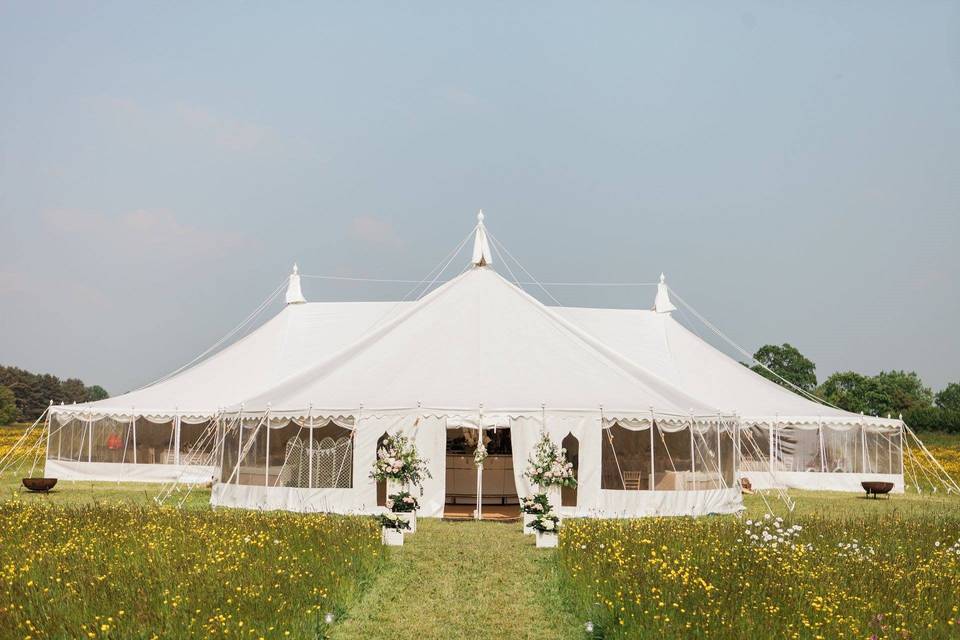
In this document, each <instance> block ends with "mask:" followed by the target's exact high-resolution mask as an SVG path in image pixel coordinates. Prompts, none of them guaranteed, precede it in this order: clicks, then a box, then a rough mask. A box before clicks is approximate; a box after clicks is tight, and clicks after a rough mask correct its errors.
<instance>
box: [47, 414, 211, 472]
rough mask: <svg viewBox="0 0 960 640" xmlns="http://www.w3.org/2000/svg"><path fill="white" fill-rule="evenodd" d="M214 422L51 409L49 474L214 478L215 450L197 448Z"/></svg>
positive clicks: (48, 453)
mask: <svg viewBox="0 0 960 640" xmlns="http://www.w3.org/2000/svg"><path fill="white" fill-rule="evenodd" d="M210 425H211V422H210V421H207V420H204V421H202V422H188V421H185V420H181V419H180V418H179V417H178V416H175V417H174V418H172V419H164V418H159V419H158V418H157V417H135V416H129V417H128V416H95V415H94V416H86V417H81V416H79V415H77V414H74V413H72V412H70V413H58V412H56V411H51V419H50V425H49V429H50V434H49V442H48V445H47V452H46V463H45V464H46V467H45V471H44V473H45V474H46V475H48V476H50V477H55V478H59V479H61V480H89V481H119V480H125V481H132V482H170V481H179V482H184V483H206V482H211V481H212V480H213V478H214V476H215V475H216V474H217V468H216V466H215V465H214V464H211V463H212V462H213V460H212V457H211V456H210V455H209V452H206V451H199V450H198V447H197V445H198V444H201V445H202V444H203V441H204V436H205V434H207V430H208V429H209V428H210ZM181 431H186V437H183V434H182V433H181ZM206 439H207V440H210V439H209V438H206ZM210 444H211V445H212V441H211V442H210Z"/></svg>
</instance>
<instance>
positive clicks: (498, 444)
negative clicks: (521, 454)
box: [443, 427, 520, 520]
mask: <svg viewBox="0 0 960 640" xmlns="http://www.w3.org/2000/svg"><path fill="white" fill-rule="evenodd" d="M478 437H482V438H483V442H484V445H485V446H486V449H487V459H486V460H485V461H484V463H483V469H482V471H481V470H480V469H478V468H477V465H476V463H475V461H474V453H475V452H476V450H477V444H478V441H477V439H478ZM446 457H447V471H446V500H445V505H444V510H443V515H444V517H447V518H467V519H472V518H475V517H477V510H478V507H479V512H480V516H481V517H482V518H483V519H484V520H497V519H514V518H519V517H520V501H519V499H518V498H517V486H516V482H515V481H514V477H513V447H512V446H511V441H510V429H483V430H477V429H470V428H463V427H455V428H451V429H447V454H446ZM478 484H479V489H480V495H479V504H478V495H477V489H478Z"/></svg>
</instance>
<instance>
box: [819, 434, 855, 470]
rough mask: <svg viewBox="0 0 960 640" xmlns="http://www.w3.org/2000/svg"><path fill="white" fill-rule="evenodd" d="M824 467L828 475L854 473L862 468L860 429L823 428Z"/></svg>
mask: <svg viewBox="0 0 960 640" xmlns="http://www.w3.org/2000/svg"><path fill="white" fill-rule="evenodd" d="M823 453H824V467H825V468H826V470H827V472H828V473H854V472H855V471H858V470H859V468H860V467H861V464H860V462H858V461H857V458H858V457H859V455H860V428H859V427H830V426H828V425H824V426H823Z"/></svg>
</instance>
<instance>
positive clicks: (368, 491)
mask: <svg viewBox="0 0 960 640" xmlns="http://www.w3.org/2000/svg"><path fill="white" fill-rule="evenodd" d="M544 416H545V417H546V433H547V434H549V436H550V438H551V439H552V440H554V441H555V442H557V443H559V442H562V441H563V439H564V438H566V437H568V436H571V435H572V436H573V437H575V438H576V439H577V441H578V449H579V469H578V482H579V484H578V487H577V492H576V496H577V500H576V504H575V505H570V506H566V507H562V508H561V511H560V513H561V515H563V516H566V517H574V516H578V517H587V516H593V517H597V516H606V517H637V516H646V515H653V514H656V515H704V514H707V513H734V512H736V511H738V510H739V509H741V508H742V501H741V498H740V492H739V489H737V488H736V487H733V488H729V487H722V488H720V487H721V485H723V484H724V483H723V482H721V481H715V482H714V483H713V484H710V485H709V488H698V489H696V490H681V489H680V488H679V487H678V488H677V489H673V490H653V491H650V490H642V491H641V490H635V491H610V490H601V482H600V477H601V446H602V438H603V437H604V434H603V430H602V428H601V425H602V420H601V415H600V413H599V411H598V412H596V413H575V412H557V413H550V412H535V413H529V414H521V413H513V414H510V415H507V414H484V415H483V416H482V418H481V416H480V414H479V412H474V413H472V414H471V413H470V412H454V413H444V412H434V411H429V410H409V411H403V410H396V411H395V412H380V413H377V414H369V415H363V416H362V417H359V418H358V419H357V420H356V425H357V427H356V431H355V432H354V450H353V461H352V464H353V486H352V487H350V488H318V487H294V486H278V485H277V484H268V482H267V480H266V479H265V478H267V477H269V475H270V472H269V471H268V469H267V468H266V463H265V462H264V463H263V464H260V463H259V462H258V461H259V460H260V459H261V457H260V454H258V453H256V451H257V448H258V445H259V443H260V441H261V439H262V438H264V436H263V435H262V434H263V433H265V431H264V430H265V429H266V426H265V425H266V423H267V422H271V423H272V424H280V423H282V422H283V421H284V419H280V418H271V419H270V420H269V421H268V420H266V419H265V418H264V416H262V415H261V416H260V417H259V418H255V417H253V416H245V417H244V422H245V426H244V429H243V432H244V438H245V439H246V442H247V445H242V444H241V443H240V441H239V437H229V436H228V437H226V438H225V439H224V447H225V448H233V449H234V450H235V451H236V453H234V454H232V455H229V454H225V456H224V468H223V475H222V477H221V481H220V482H217V483H216V484H215V485H214V488H213V495H212V498H211V502H212V504H213V505H214V506H229V507H242V508H247V509H284V510H288V511H298V512H319V511H329V512H335V513H380V512H382V511H383V510H384V509H383V507H378V506H377V503H376V499H377V493H376V491H377V489H376V483H375V482H374V481H373V480H372V479H371V478H370V477H369V472H370V469H371V468H372V467H373V463H374V460H375V458H376V447H377V442H378V441H379V439H380V437H381V436H382V435H383V434H385V433H386V434H396V433H404V434H406V435H408V436H410V437H412V438H413V440H414V442H415V444H416V446H417V448H418V451H419V453H420V455H421V456H422V457H423V458H424V459H426V460H427V463H428V467H429V469H430V472H431V474H432V478H429V479H427V480H425V481H424V482H423V484H422V486H421V487H411V491H412V492H413V493H415V495H418V497H419V500H420V505H421V509H420V512H419V515H421V516H423V517H440V516H442V515H443V510H444V502H445V497H446V486H445V483H446V480H445V477H446V474H445V471H446V469H445V465H446V431H447V428H448V427H451V426H456V427H466V428H478V427H479V426H481V425H482V427H483V428H509V429H510V439H511V446H512V451H513V455H512V457H513V473H514V481H515V482H516V487H517V494H518V495H521V496H523V495H530V494H531V493H532V492H533V491H534V489H535V488H534V487H531V486H530V484H529V481H528V480H527V479H526V477H525V476H524V472H525V471H526V467H527V459H528V458H529V457H530V454H531V452H532V450H533V448H534V446H535V445H536V443H537V441H538V440H539V438H540V435H541V433H543V431H544V426H543V425H544ZM625 421H626V420H625ZM298 422H302V421H298ZM635 422H636V424H644V423H646V424H649V420H646V421H644V420H643V419H639V418H637V419H636V420H635ZM317 423H319V420H318V422H317ZM258 425H259V426H258ZM283 428H287V427H280V429H283ZM699 428H700V430H701V431H699V432H697V433H698V435H701V436H703V438H705V442H712V443H717V444H715V445H712V446H713V447H714V449H713V450H714V451H717V450H718V449H717V447H723V446H724V445H722V439H721V438H718V434H719V435H720V436H723V435H724V434H728V433H731V429H730V428H729V427H728V426H724V427H723V428H722V429H720V430H718V423H717V421H716V420H715V419H714V420H713V421H712V422H705V423H703V424H702V425H701V426H700V427H699ZM258 429H259V431H258ZM276 431H277V429H276V428H273V429H272V430H271V432H270V433H271V435H272V434H274V433H276ZM643 432H644V433H649V432H650V430H649V427H647V428H645V429H644V430H643ZM701 432H702V433H701ZM672 433H674V434H677V433H683V434H689V433H690V430H689V428H687V429H684V428H683V427H682V426H680V427H674V431H673V432H672ZM254 434H256V435H254ZM686 437H689V436H686ZM250 438H254V441H253V442H252V443H251V441H250ZM727 448H728V449H729V450H730V451H731V459H730V461H729V465H730V471H729V474H730V477H731V478H732V477H733V473H734V472H735V460H734V459H733V456H732V451H733V445H732V441H731V444H730V445H729V446H728V447H727ZM241 453H243V456H242V463H243V464H241V465H240V466H239V467H238V466H237V464H236V461H237V459H238V458H240V454H241ZM701 464H703V465H706V464H707V463H706V462H704V463H701ZM244 465H247V468H246V470H244ZM702 473H703V475H705V476H706V475H709V474H708V473H707V472H702ZM712 477H714V478H716V477H719V476H718V472H717V471H714V472H712ZM731 483H732V480H731ZM704 486H705V485H704ZM714 487H717V488H714Z"/></svg>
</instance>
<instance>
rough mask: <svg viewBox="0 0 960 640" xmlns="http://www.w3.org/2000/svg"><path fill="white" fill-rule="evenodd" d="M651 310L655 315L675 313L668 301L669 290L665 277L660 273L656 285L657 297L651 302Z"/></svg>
mask: <svg viewBox="0 0 960 640" xmlns="http://www.w3.org/2000/svg"><path fill="white" fill-rule="evenodd" d="M653 308H654V310H655V311H656V312H657V313H670V312H671V311H676V310H677V308H676V307H675V306H673V302H671V301H670V288H669V287H668V286H667V276H665V275H664V274H663V273H662V272H661V273H660V282H658V283H657V297H656V298H655V299H654V301H653Z"/></svg>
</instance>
